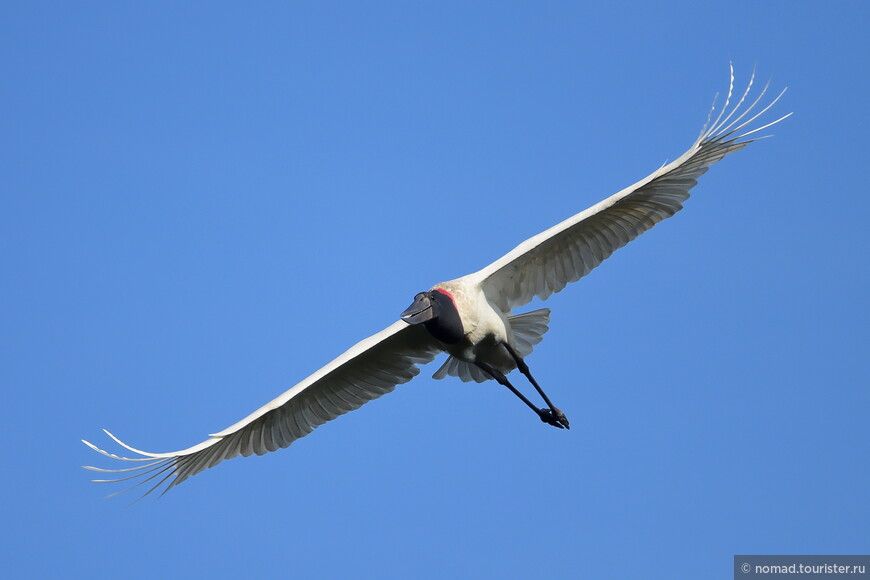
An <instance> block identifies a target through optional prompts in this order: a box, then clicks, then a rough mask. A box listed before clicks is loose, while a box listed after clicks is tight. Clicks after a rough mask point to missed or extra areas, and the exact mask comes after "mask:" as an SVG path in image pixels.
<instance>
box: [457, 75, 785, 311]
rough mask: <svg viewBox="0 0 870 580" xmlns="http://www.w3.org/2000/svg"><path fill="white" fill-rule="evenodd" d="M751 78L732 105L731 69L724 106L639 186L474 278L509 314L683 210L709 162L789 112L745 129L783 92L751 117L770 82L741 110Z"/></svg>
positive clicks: (545, 234) (559, 226)
mask: <svg viewBox="0 0 870 580" xmlns="http://www.w3.org/2000/svg"><path fill="white" fill-rule="evenodd" d="M754 80H755V73H754V72H753V74H752V78H751V79H750V81H749V85H748V87H747V88H746V90H745V91H744V92H743V94H742V96H741V97H740V99H739V100H738V101H737V104H736V105H735V106H734V107H733V108H730V109H729V103H730V102H731V97H732V93H733V89H734V71H733V68H732V69H731V82H730V85H729V89H728V95H727V97H726V100H725V105H724V106H723V107H722V110H721V111H720V113H719V114H718V115H717V117H716V120H715V121H713V123H712V124H710V119H712V117H713V110H714V109H715V102H714V107H713V109H711V111H710V115H708V120H707V124H706V125H705V126H704V129H703V130H702V131H701V135H700V136H699V137H698V139H697V140H696V141H695V143H694V144H693V145H692V147H691V148H689V150H688V151H686V152H685V153H683V154H682V155H681V156H680V157H679V158H677V159H676V160H675V161H674V162H672V163H669V164H667V165H665V166H663V167H662V168H660V169H659V170H658V171H655V172H653V173H652V174H651V175H649V176H647V177H646V178H644V179H642V180H640V181H638V182H637V183H635V184H634V185H632V186H630V187H628V188H626V189H623V190H622V191H620V192H618V193H616V194H614V195H612V196H611V197H609V198H607V199H605V200H603V201H601V202H600V203H598V204H596V205H593V206H592V207H590V208H589V209H587V210H585V211H582V212H580V213H578V214H576V215H574V216H572V217H570V218H568V219H567V220H565V221H563V222H561V223H559V224H557V225H556V226H554V227H552V228H550V229H549V230H547V231H545V232H542V233H540V234H538V235H537V236H534V237H532V238H529V239H528V240H526V241H525V242H523V243H522V244H520V245H519V246H517V247H516V248H514V249H513V250H512V251H510V252H509V253H507V254H506V255H504V256H503V257H502V258H500V259H498V260H496V261H495V262H493V263H492V264H490V265H489V266H487V267H486V268H483V269H482V270H480V271H478V272H476V273H474V274H473V275H472V276H475V277H477V278H478V279H479V280H481V285H482V287H483V289H484V292H485V294H486V296H487V298H488V299H489V300H491V301H492V302H493V303H495V304H496V305H497V306H499V307H500V308H501V309H502V310H503V311H504V312H510V311H511V310H512V309H514V308H516V307H517V306H522V305H524V304H527V303H528V302H530V301H531V300H532V299H533V298H535V297H538V298H540V299H542V300H545V299H547V298H549V297H550V295H552V294H553V293H555V292H559V291H560V290H562V289H563V288H564V287H565V286H566V285H567V284H568V283H570V282H575V281H577V280H579V279H580V278H582V277H583V276H585V275H586V274H588V273H589V272H590V271H592V270H593V269H594V268H595V267H596V266H598V265H599V264H600V263H601V262H603V261H604V260H606V259H607V258H608V257H609V256H610V255H611V254H613V252H615V251H616V250H617V249H619V248H621V247H622V246H624V245H626V244H627V243H629V242H630V241H631V240H633V239H635V238H636V237H637V236H639V235H640V234H642V233H644V232H646V231H648V230H649V229H651V228H652V227H653V226H654V225H655V224H657V223H659V222H660V221H662V220H664V219H666V218H669V217H670V216H672V215H674V214H675V213H677V212H678V211H680V209H682V207H683V203H684V202H685V201H686V200H687V199H688V198H689V190H690V189H692V187H694V186H695V185H696V184H697V183H698V178H699V177H700V176H701V175H703V174H704V173H706V171H707V169H708V168H709V166H710V165H712V164H713V163H716V162H717V161H719V160H721V159H722V158H723V157H725V156H726V155H728V154H729V153H733V152H734V151H737V150H739V149H742V148H743V147H745V146H746V145H748V144H749V143H751V142H752V141H753V140H754V139H746V137H747V136H749V135H752V134H754V133H757V132H758V131H760V130H763V129H765V128H767V127H770V126H771V125H774V124H776V123H778V122H779V121H782V120H783V119H785V118H786V117H788V116H789V115H791V113H789V114H788V115H785V116H783V117H780V118H779V119H777V120H775V121H773V122H771V123H767V124H766V125H763V126H761V127H758V128H757V129H751V130H747V128H748V127H749V125H750V124H751V123H753V122H754V121H755V120H756V119H758V118H759V117H760V116H761V115H762V114H764V113H765V112H767V111H768V110H769V109H770V108H771V107H772V106H773V105H774V104H775V103H776V102H777V101H778V100H779V98H780V97H781V96H782V94H783V93H784V92H785V91H783V93H780V95H779V96H778V97H776V98H775V99H773V101H772V102H771V103H769V104H768V105H766V106H765V107H764V108H763V109H762V110H761V111H758V112H757V113H755V114H753V115H751V116H749V115H750V112H751V111H753V109H755V107H756V105H758V104H759V103H760V102H761V99H762V97H763V96H764V94H765V92H766V91H767V86H765V87H764V88H763V89H762V91H761V94H760V95H759V96H758V97H757V98H756V99H755V100H754V101H753V102H752V104H750V105H749V106H747V107H746V108H745V109H741V108H742V107H743V104H744V102H746V99H747V97H748V96H749V93H750V90H751V89H752V85H753V82H754ZM747 116H749V118H748V119H746V117H747ZM744 119H745V120H744ZM741 131H744V132H743V133H740V132H741Z"/></svg>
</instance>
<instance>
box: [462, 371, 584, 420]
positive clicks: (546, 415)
mask: <svg viewBox="0 0 870 580" xmlns="http://www.w3.org/2000/svg"><path fill="white" fill-rule="evenodd" d="M474 364H475V365H477V366H478V368H480V369H481V370H482V371H483V372H485V373H486V374H488V375H489V376H491V377H492V378H493V379H495V380H496V382H498V384H500V385H503V386H505V387H507V388H508V389H510V392H512V393H513V394H514V395H516V396H517V397H519V399H520V400H521V401H522V402H523V403H525V404H526V405H528V406H529V408H530V409H531V410H532V411H534V412H535V413H537V414H538V417H540V418H541V421H543V422H544V423H549V424H550V425H552V426H553V427H558V428H559V429H565V428H569V429H570V427H568V420H567V419H565V415H564V414H563V413H562V412H561V411H558V409H557V411H558V414H557V413H555V412H553V411H552V409H550V410H548V409H538V408H537V407H536V406H535V405H534V404H533V403H532V402H531V401H530V400H528V399H527V398H526V396H525V395H524V394H522V393H521V392H519V391H518V390H517V389H516V387H514V386H513V385H512V384H511V383H510V381H508V380H507V377H506V376H504V373H503V372H501V371H500V370H498V369H495V368H493V367H491V366H489V365H488V364H486V363H484V362H480V361H476V362H475V363H474ZM559 414H561V417H559V416H558V415H559ZM560 419H561V420H560Z"/></svg>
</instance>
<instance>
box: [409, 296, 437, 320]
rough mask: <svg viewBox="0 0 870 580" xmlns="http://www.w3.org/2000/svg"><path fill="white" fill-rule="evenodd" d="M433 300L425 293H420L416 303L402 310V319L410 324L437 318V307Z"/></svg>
mask: <svg viewBox="0 0 870 580" xmlns="http://www.w3.org/2000/svg"><path fill="white" fill-rule="evenodd" d="M434 306H435V305H434V304H432V301H431V300H430V299H429V297H428V296H426V295H425V294H420V295H419V296H417V297H416V298H415V299H414V303H413V304H411V305H410V306H408V308H406V309H405V311H404V312H402V314H401V317H402V320H404V321H405V322H407V323H408V324H420V323H422V322H426V321H427V320H431V319H433V318H435V308H434Z"/></svg>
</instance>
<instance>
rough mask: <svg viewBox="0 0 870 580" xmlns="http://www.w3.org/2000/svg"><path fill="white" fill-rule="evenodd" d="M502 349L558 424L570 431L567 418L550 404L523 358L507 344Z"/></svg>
mask: <svg viewBox="0 0 870 580" xmlns="http://www.w3.org/2000/svg"><path fill="white" fill-rule="evenodd" d="M504 347H505V348H506V349H507V351H508V353H510V355H511V356H512V357H513V359H514V361H515V362H516V363H517V369H519V371H520V372H521V373H523V374H524V375H526V378H527V379H529V382H530V383H532V385H533V386H534V387H535V390H536V391H538V393H539V394H540V395H541V398H542V399H544V402H545V403H547V406H548V407H549V408H550V411H551V412H552V413H553V415H555V416H556V418H557V419H558V420H559V422H560V423H562V424H563V426H564V427H566V428H568V429H570V427H568V418H567V417H566V416H565V413H563V412H562V411H560V410H559V409H557V408H556V407H555V406H554V405H553V403H552V402H550V397H548V396H547V393H545V392H544V389H542V388H541V386H540V385H539V384H538V381H536V380H535V377H533V376H532V373H531V371H529V365H527V364H526V361H524V360H523V357H521V356H520V354H519V353H518V352H517V351H515V350H514V348H513V347H512V346H511V345H509V344H508V343H504Z"/></svg>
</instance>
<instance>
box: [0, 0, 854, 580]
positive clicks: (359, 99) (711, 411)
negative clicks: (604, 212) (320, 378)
mask: <svg viewBox="0 0 870 580" xmlns="http://www.w3.org/2000/svg"><path fill="white" fill-rule="evenodd" d="M539 4H541V3H539ZM542 4H543V5H537V6H533V5H532V3H518V2H510V3H472V4H471V6H469V5H468V3H450V2H446V3H445V2H441V3H427V4H425V5H424V4H423V3H416V4H414V5H411V6H409V5H408V4H407V3H379V2H376V3H366V4H365V6H363V3H314V2H310V3H309V2H300V3H265V2H264V3H257V4H256V5H254V6H248V5H242V4H238V3H215V2H211V3H199V4H197V3H185V5H184V6H183V7H178V6H174V5H169V4H161V3H154V2H151V3H119V4H109V3H76V4H75V5H73V4H69V3H54V4H52V3H38V2H29V3H17V4H11V3H7V4H6V5H5V6H4V7H3V8H2V17H0V62H2V71H3V79H2V82H0V102H2V104H3V111H4V114H3V115H2V130H0V185H2V188H0V194H2V201H3V211H2V212H0V252H2V263H3V268H2V276H0V296H2V301H0V317H2V318H0V340H2V357H3V364H2V365H0V378H2V386H3V393H4V400H5V403H6V413H5V415H6V419H5V422H6V426H7V427H6V434H7V444H6V460H5V473H6V476H5V477H3V478H2V479H0V492H2V493H0V496H2V497H3V498H4V499H3V502H2V519H3V522H4V525H3V526H2V530H0V544H2V545H3V547H4V548H3V551H4V553H5V555H4V557H3V560H4V572H5V573H6V574H7V575H8V576H9V577H10V578H11V577H15V578H23V577H34V578H47V577H64V578H119V577H123V578H153V577H182V576H189V575H191V574H196V575H197V576H199V577H216V578H220V577H266V576H277V575H281V576H290V577H318V578H379V579H380V578H423V579H428V578H432V579H443V578H531V577H542V576H544V575H558V576H560V577H565V578H583V577H588V578H602V577H606V578H639V577H645V578H657V577H659V578H730V577H731V574H732V572H731V566H732V564H731V562H732V560H731V559H732V555H733V554H735V553H736V554H740V553H761V554H791V553H795V554H800V553H810V554H825V553H845V554H849V553H862V552H863V553H866V551H867V546H868V541H870V525H868V522H870V502H868V500H867V489H870V467H868V462H867V446H868V441H870V422H868V409H870V368H868V337H867V327H868V322H870V321H868V307H867V296H868V295H870V284H868V258H867V256H868V254H867V251H868V229H867V222H866V216H867V215H868V212H870V202H868V197H867V191H866V189H867V186H866V175H867V161H868V159H870V155H868V153H870V150H868V146H867V142H866V138H867V132H868V131H867V130H868V128H870V127H868V123H867V112H866V106H867V102H868V101H870V90H868V84H867V78H868V76H870V74H868V73H870V66H868V64H870V63H868V54H870V51H868V45H867V40H866V27H867V23H868V15H870V8H868V5H867V4H866V3H862V2H851V3H850V2H842V3H837V4H835V5H833V6H822V5H821V4H815V3H810V2H764V3H748V2H741V3H737V4H736V5H723V4H722V3H707V4H702V3H688V2H687V3H675V4H673V5H671V6H670V7H665V6H658V5H655V6H654V5H652V4H649V3H629V4H623V5H621V6H613V5H610V4H604V3H601V4H591V3H590V4H587V3H579V2H578V3H560V2H547V3H542ZM729 61H733V63H734V66H735V69H736V72H737V77H738V80H737V83H738V85H741V86H742V85H743V83H745V82H746V80H747V79H748V76H749V74H750V72H751V70H752V67H753V66H754V65H756V64H757V65H758V71H759V75H760V77H761V78H762V79H768V78H770V79H772V86H773V88H774V89H780V88H781V87H784V86H788V87H789V91H788V93H787V95H786V96H785V98H784V100H783V101H782V102H781V104H779V105H777V111H778V112H781V113H785V112H788V111H794V112H795V115H794V116H793V117H792V118H790V119H788V120H787V121H785V122H784V123H782V124H781V125H779V126H777V127H776V128H775V130H773V133H775V135H776V136H775V138H773V139H770V140H766V141H764V142H761V143H757V144H754V145H752V146H750V147H749V148H748V149H746V150H744V151H741V152H739V153H736V154H735V155H733V156H731V157H729V158H728V159H726V160H725V161H723V162H722V163H721V164H718V165H716V166H715V167H714V168H713V169H712V170H711V171H710V172H709V173H708V174H706V175H705V176H704V177H703V178H702V179H701V182H700V184H699V186H698V187H697V188H696V189H695V190H694V191H693V196H692V198H691V199H690V200H689V202H688V203H687V204H686V208H685V210H684V211H683V212H681V213H680V214H678V215H677V216H676V217H675V218H674V219H672V220H668V221H667V222H665V223H663V224H661V225H660V226H659V227H657V228H655V230H653V231H652V232H650V233H649V234H646V235H644V236H642V237H641V238H640V239H638V240H637V241H635V242H633V243H632V244H630V245H629V246H628V247H627V248H624V249H622V250H620V251H619V252H617V253H616V254H615V255H614V257H613V258H612V259H610V260H608V261H607V262H605V263H604V264H603V265H602V266H601V267H600V268H599V269H598V270H596V271H595V272H594V273H592V274H591V275H590V276H588V277H587V278H584V279H583V280H582V281H581V282H580V283H578V284H575V285H572V286H571V287H569V288H568V289H567V290H566V291H564V292H562V293H560V294H558V295H556V296H554V297H552V298H551V299H550V300H549V301H547V305H548V306H549V307H551V308H553V318H552V323H551V327H550V328H551V329H550V331H549V333H548V334H547V336H546V338H545V340H544V342H543V343H542V344H541V345H539V346H538V348H537V350H536V351H535V353H534V354H533V355H532V356H531V357H529V360H528V362H529V364H530V366H531V367H532V370H533V372H534V373H535V375H536V377H537V378H538V380H539V382H541V384H542V385H543V386H544V388H545V389H546V390H547V392H548V393H549V394H550V396H551V398H552V399H553V400H554V402H555V403H556V404H557V405H558V406H560V407H561V408H562V409H564V410H565V411H566V413H567V414H568V416H569V417H570V418H571V421H572V429H571V431H570V432H565V431H558V430H556V429H552V428H550V427H547V426H545V425H543V424H542V423H540V422H539V421H538V420H537V419H536V418H535V417H534V416H532V415H531V413H529V411H528V409H526V408H524V407H523V406H522V404H521V403H520V402H519V401H517V400H516V399H515V398H514V397H512V396H510V394H509V393H507V392H505V391H504V390H503V389H501V388H500V387H498V386H497V385H495V384H494V383H487V384H483V385H465V384H462V383H459V382H457V381H455V380H454V381H434V380H432V379H430V378H429V377H430V376H431V374H432V373H433V372H434V371H435V369H436V368H437V366H436V365H435V364H432V365H430V366H428V367H426V368H424V369H423V372H422V373H421V376H420V377H419V378H418V379H416V380H414V381H413V382H411V383H409V384H407V385H405V386H402V387H400V388H398V389H397V391H396V392H395V393H393V394H391V395H389V396H387V397H384V398H383V399H380V400H378V401H376V402H374V403H372V404H369V405H366V406H365V407H364V408H363V409H361V410H359V411H357V412H354V413H351V414H349V415H347V416H344V417H342V418H340V419H339V420H337V421H335V422H332V423H329V424H328V425H326V426H325V427H323V428H321V429H318V430H317V431H316V432H315V433H313V434H312V435H311V436H309V437H307V438H305V439H303V440H301V441H299V442H297V443H296V444H294V445H293V446H292V447H291V448H290V449H287V450H284V451H282V452H279V453H273V454H270V455H269V456H265V457H260V458H249V459H236V460H233V461H229V462H227V463H225V464H222V465H221V466H219V467H218V468H216V469H213V470H210V471H208V472H205V473H203V474H201V475H198V476H197V477H195V478H193V479H191V480H189V481H188V482H185V483H184V484H183V485H181V486H179V487H178V488H176V489H174V490H173V491H172V492H171V493H169V494H167V495H166V496H164V497H163V498H162V499H160V500H159V501H155V500H152V499H151V498H148V499H147V500H146V501H143V502H140V503H138V504H136V505H135V506H134V507H132V508H129V509H126V508H125V507H124V506H125V505H126V503H127V500H126V499H124V498H115V499H113V500H103V499H101V498H102V496H103V495H105V494H106V493H109V492H110V491H113V489H109V488H107V487H106V486H99V485H96V484H92V483H89V481H88V480H89V479H90V474H89V473H87V472H85V471H83V470H81V469H80V468H79V466H80V465H83V464H94V463H97V464H100V465H106V466H108V465H109V464H107V463H106V462H103V461H101V459H100V458H99V457H98V456H96V455H95V454H94V453H93V452H91V451H90V450H88V449H87V448H86V447H85V446H83V445H82V444H81V443H80V442H79V440H80V439H81V438H86V439H89V440H92V441H95V442H98V443H100V444H106V445H108V444H109V443H110V442H108V441H107V439H106V438H105V437H104V436H103V435H102V433H101V431H100V428H102V427H106V428H109V429H111V430H113V431H114V432H115V433H117V434H118V435H119V436H121V437H122V438H124V439H125V440H127V441H128V442H130V443H131V444H133V445H135V446H138V447H140V448H143V449H148V450H153V451H168V450H174V449H179V448H182V447H187V446H189V445H191V444H194V443H197V442H199V441H200V440H202V439H203V437H204V435H206V434H207V433H211V432H215V431H217V430H220V429H223V428H224V427H226V426H228V425H230V424H231V423H234V422H235V421H237V420H238V419H240V418H242V417H243V416H245V415H247V414H248V413H249V412H250V411H252V410H254V409H256V408H258V407H259V406H260V405H262V404H263V403H265V402H267V401H268V400H270V399H272V398H273V397H274V396H276V395H278V394H279V393H281V392H282V391H284V390H285V389H286V388H289V387H290V386H292V385H293V384H294V383H295V382H296V381H298V380H300V379H301V378H303V377H305V376H307V375H308V374H309V373H310V372H312V371H314V370H316V369H317V368H319V367H320V366H321V365H322V364H324V363H326V362H327V361H329V360H330V359H331V358H332V357H334V356H336V355H338V354H339V353H340V352H342V351H343V350H344V349H345V348H347V347H348V346H350V345H351V344H353V343H355V342H356V341H357V340H359V339H361V338H363V337H365V336H368V335H369V334H372V333H374V332H376V331H378V330H380V329H382V328H383V327H385V326H387V325H388V324H389V323H391V322H392V321H393V320H395V319H396V317H397V315H398V313H399V312H400V311H401V310H402V309H404V308H405V307H406V306H407V305H408V304H409V303H410V300H411V298H412V297H413V295H414V294H415V293H416V292H418V291H420V290H422V289H425V288H428V287H429V286H431V285H432V284H434V283H436V282H439V281H441V280H445V279H450V278H454V277H457V276H460V275H463V274H466V273H469V272H471V271H474V270H476V269H478V268H480V267H481V266H483V265H485V264H487V263H489V262H490V261H492V260H494V259H496V258H498V257H499V256H501V255H502V254H503V253H505V252H506V251H508V250H510V249H511V248H513V247H514V246H515V245H516V244H517V243H519V242H520V241H522V240H524V239H526V238H527V237H529V236H530V235H533V234H535V233H538V232H539V231H542V230H543V229H545V228H547V227H549V226H551V225H553V224H555V223H556V222H558V221H561V220H562V219H564V218H566V217H568V216H569V215H572V214H573V213H576V212H577V211H580V210H582V209H584V208H586V207H587V206H589V205H591V204H593V203H595V202H597V201H599V200H600V199H602V198H603V197H605V196H607V195H610V194H611V193H614V192H615V191H617V190H619V189H621V188H623V187H625V186H627V185H629V184H630V183H633V182H634V181H636V180H637V179H639V178H641V177H643V176H645V175H647V174H648V173H650V172H651V171H652V170H654V169H656V168H657V167H659V166H660V165H661V164H662V163H663V162H664V161H665V160H667V159H674V158H675V157H676V156H678V155H679V154H680V153H682V152H683V151H684V150H685V149H686V148H687V147H688V146H689V145H690V144H691V142H692V141H693V140H694V138H695V137H696V136H697V134H698V132H699V130H700V128H701V126H702V124H703V122H704V119H705V118H706V115H707V111H708V108H709V105H710V102H711V100H712V98H713V95H714V94H715V93H716V92H717V91H724V90H725V89H726V87H727V80H728V63H729ZM536 306H537V305H534V304H533V305H532V306H531V307H532V308H533V307H536ZM518 384H523V385H524V386H525V383H524V382H521V381H518Z"/></svg>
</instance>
